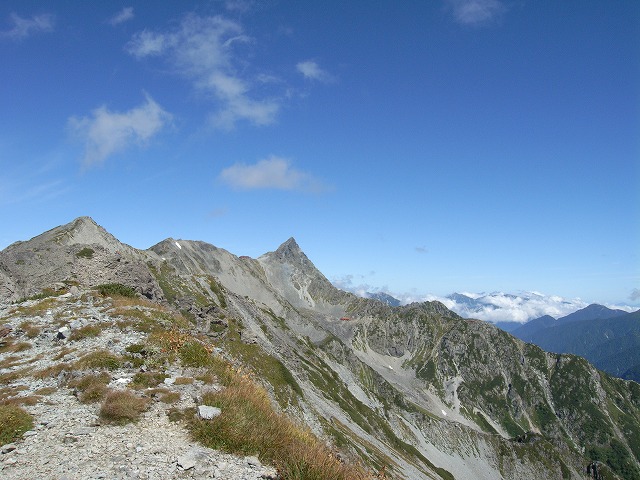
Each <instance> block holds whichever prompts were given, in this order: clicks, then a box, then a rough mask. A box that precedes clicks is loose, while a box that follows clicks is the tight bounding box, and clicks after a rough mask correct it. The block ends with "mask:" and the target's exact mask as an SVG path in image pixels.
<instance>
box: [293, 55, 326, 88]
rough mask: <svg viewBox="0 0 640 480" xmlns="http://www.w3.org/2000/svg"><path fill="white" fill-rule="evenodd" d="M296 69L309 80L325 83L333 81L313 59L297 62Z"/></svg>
mask: <svg viewBox="0 0 640 480" xmlns="http://www.w3.org/2000/svg"><path fill="white" fill-rule="evenodd" d="M296 69H297V70H298V72H300V73H301V74H302V75H303V76H304V77H305V78H308V79H309V80H317V81H319V82H325V83H328V82H332V81H333V76H332V75H331V74H329V73H328V72H326V71H325V70H323V69H321V68H320V66H319V65H318V64H317V63H316V62H314V61H313V60H306V61H304V62H299V63H298V64H297V65H296Z"/></svg>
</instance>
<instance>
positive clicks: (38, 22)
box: [0, 13, 55, 40]
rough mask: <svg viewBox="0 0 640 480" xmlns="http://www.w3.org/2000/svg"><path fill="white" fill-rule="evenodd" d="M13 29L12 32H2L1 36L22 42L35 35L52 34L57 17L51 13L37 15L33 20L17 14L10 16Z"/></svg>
mask: <svg viewBox="0 0 640 480" xmlns="http://www.w3.org/2000/svg"><path fill="white" fill-rule="evenodd" d="M10 18H11V23H12V24H13V27H12V28H11V29H10V30H4V31H2V32H0V36H2V37H7V38H10V39H12V40H22V39H24V38H27V37H29V36H30V35H33V34H35V33H40V32H51V31H53V26H54V23H55V17H54V16H53V15H51V14H49V13H43V14H41V15H35V16H33V17H31V18H22V17H20V16H19V15H18V14H16V13H12V14H11V15H10Z"/></svg>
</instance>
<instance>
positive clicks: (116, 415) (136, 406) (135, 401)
mask: <svg viewBox="0 0 640 480" xmlns="http://www.w3.org/2000/svg"><path fill="white" fill-rule="evenodd" d="M148 406H149V400H148V399H146V398H143V397H139V396H138V395H136V394H135V393H133V392H132V391H131V390H112V391H110V392H109V393H107V395H106V396H105V399H104V401H103V402H102V406H101V407H100V418H101V419H102V420H103V421H105V422H108V423H115V424H118V425H123V424H126V423H130V422H134V421H136V420H138V419H139V418H140V416H141V415H142V413H143V412H144V411H145V410H147V408H148Z"/></svg>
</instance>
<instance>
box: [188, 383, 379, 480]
mask: <svg viewBox="0 0 640 480" xmlns="http://www.w3.org/2000/svg"><path fill="white" fill-rule="evenodd" d="M203 401H204V403H205V404H207V405H212V406H216V407H219V408H220V409H221V410H222V414H221V415H220V416H218V417H216V418H215V419H213V420H207V421H205V420H200V419H195V420H193V421H192V422H191V423H190V429H191V431H192V434H193V435H194V437H195V438H196V439H197V440H199V441H200V442H202V443H203V444H205V445H206V446H208V447H211V448H217V449H222V450H225V451H228V452H231V453H235V454H241V455H258V456H259V457H260V458H261V459H262V460H263V461H266V462H269V463H273V464H274V465H275V466H276V467H277V468H278V470H279V471H280V474H281V476H282V478H283V479H285V480H286V479H298V480H364V479H368V478H370V476H369V475H367V473H366V472H365V471H364V470H363V469H362V468H360V467H359V466H353V465H347V464H344V463H342V462H341V461H340V460H338V458H337V457H336V456H335V454H334V453H333V452H332V451H331V450H330V449H329V448H328V447H327V446H326V445H324V444H323V443H322V442H321V441H320V440H318V438H316V437H315V436H314V435H313V434H312V433H311V431H310V430H309V429H307V428H305V427H302V426H300V425H298V424H296V423H294V422H292V421H291V420H289V419H288V418H287V417H285V416H284V415H283V414H280V413H278V412H276V411H275V410H274V409H273V406H272V404H271V401H270V399H269V396H268V394H267V392H266V390H265V389H264V388H262V387H260V386H258V385H257V384H256V383H255V382H254V381H253V380H252V379H251V378H249V377H248V376H247V375H243V374H237V375H235V377H234V378H233V379H232V380H231V382H230V384H229V385H228V386H227V388H225V389H223V390H221V391H219V392H209V393H207V394H205V395H204V396H203Z"/></svg>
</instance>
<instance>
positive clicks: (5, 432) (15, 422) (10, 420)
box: [0, 404, 33, 445]
mask: <svg viewBox="0 0 640 480" xmlns="http://www.w3.org/2000/svg"><path fill="white" fill-rule="evenodd" d="M32 428H33V419H32V418H31V415H29V414H28V413H27V412H26V411H24V410H23V409H22V408H21V407H19V406H17V405H11V404H9V405H0V445H5V444H7V443H10V442H12V441H14V440H15V439H17V438H18V437H19V436H20V435H22V434H23V433H24V432H26V431H27V430H31V429H32Z"/></svg>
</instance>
